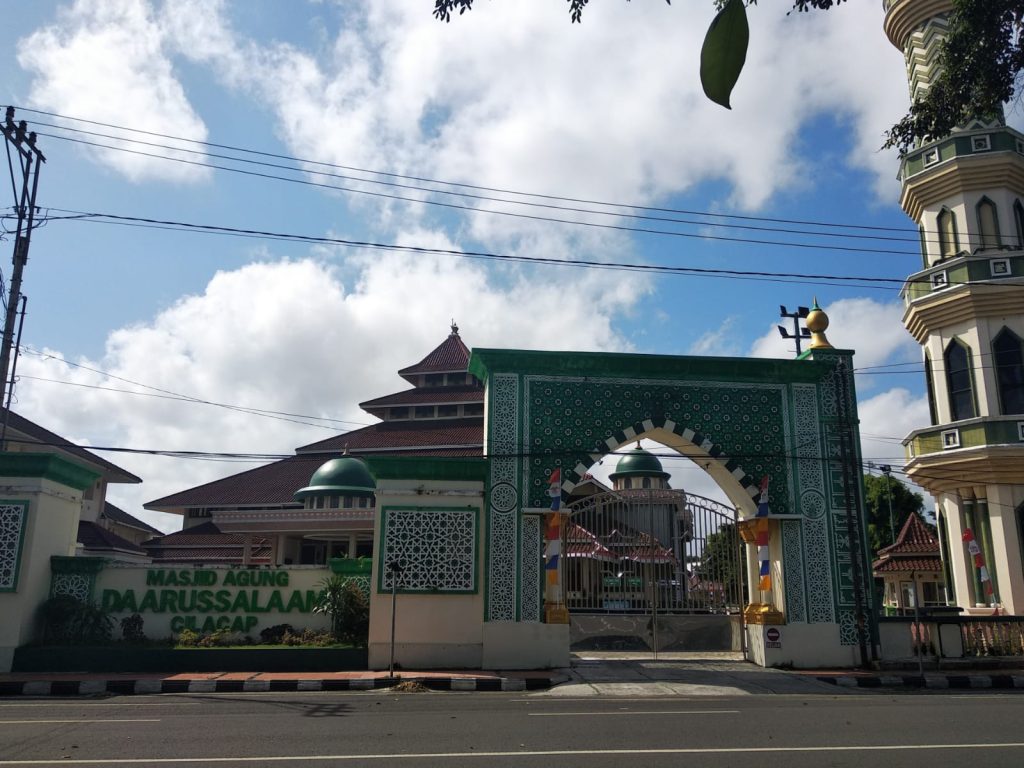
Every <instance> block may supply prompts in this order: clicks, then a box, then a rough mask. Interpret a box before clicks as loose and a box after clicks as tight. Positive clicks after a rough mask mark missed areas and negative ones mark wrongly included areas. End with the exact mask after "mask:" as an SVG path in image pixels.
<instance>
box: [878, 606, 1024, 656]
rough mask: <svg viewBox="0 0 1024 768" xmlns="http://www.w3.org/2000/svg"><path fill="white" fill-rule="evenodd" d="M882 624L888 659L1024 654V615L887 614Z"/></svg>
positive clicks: (880, 619)
mask: <svg viewBox="0 0 1024 768" xmlns="http://www.w3.org/2000/svg"><path fill="white" fill-rule="evenodd" d="M878 626H879V635H880V640H881V646H882V658H883V659H884V660H886V661H891V660H901V659H903V660H905V659H908V658H913V657H917V656H918V654H919V653H920V655H921V656H923V657H924V658H925V659H926V660H935V659H983V658H984V659H998V658H1006V657H1011V658H1012V657H1024V616H941V615H927V616H922V617H921V620H920V622H916V621H914V618H913V617H912V616H899V617H896V616H886V617H881V618H879V620H878Z"/></svg>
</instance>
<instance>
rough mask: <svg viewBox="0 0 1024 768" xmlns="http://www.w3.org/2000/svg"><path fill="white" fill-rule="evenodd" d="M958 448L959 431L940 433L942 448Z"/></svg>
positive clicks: (951, 430)
mask: <svg viewBox="0 0 1024 768" xmlns="http://www.w3.org/2000/svg"><path fill="white" fill-rule="evenodd" d="M959 447H960V430H959V429H947V430H945V431H943V433H942V448H943V450H945V449H946V448H959Z"/></svg>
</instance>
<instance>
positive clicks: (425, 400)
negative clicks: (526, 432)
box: [359, 385, 484, 410]
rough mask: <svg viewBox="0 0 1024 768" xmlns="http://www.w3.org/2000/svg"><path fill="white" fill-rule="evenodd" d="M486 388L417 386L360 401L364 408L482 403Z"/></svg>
mask: <svg viewBox="0 0 1024 768" xmlns="http://www.w3.org/2000/svg"><path fill="white" fill-rule="evenodd" d="M483 401H484V388H483V387H474V386H469V385H466V386H463V387H416V388H413V389H407V390H405V391H404V392H396V393H395V394H393V395H384V397H377V398H374V399H373V400H367V401H366V402H364V403H360V404H359V407H360V408H363V409H364V410H369V409H370V408H383V407H385V406H392V405H425V404H430V405H434V404H442V403H482V402H483Z"/></svg>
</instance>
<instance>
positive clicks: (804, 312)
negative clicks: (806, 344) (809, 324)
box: [775, 304, 811, 357]
mask: <svg viewBox="0 0 1024 768" xmlns="http://www.w3.org/2000/svg"><path fill="white" fill-rule="evenodd" d="M809 314H811V310H810V309H809V308H808V307H797V308H796V312H790V311H789V310H788V309H786V306H785V305H784V304H779V317H788V318H791V319H792V320H793V333H790V332H789V330H788V329H787V328H786V327H785V326H783V325H777V326H775V327H776V328H778V329H779V334H780V335H781V336H782V338H784V339H793V340H795V341H796V355H797V357H799V356H800V354H801V353H802V352H803V350H802V349H800V342H801V341H802V340H804V339H809V338H811V332H810V331H809V330H807V329H806V328H801V327H800V321H801V320H803V319H804V318H806V317H807V316H808V315H809Z"/></svg>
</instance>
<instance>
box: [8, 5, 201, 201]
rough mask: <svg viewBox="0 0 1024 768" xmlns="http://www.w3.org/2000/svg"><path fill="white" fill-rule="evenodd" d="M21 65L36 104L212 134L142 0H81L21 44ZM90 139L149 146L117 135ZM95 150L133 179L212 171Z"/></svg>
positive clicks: (184, 177) (183, 177)
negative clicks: (31, 76) (30, 79)
mask: <svg viewBox="0 0 1024 768" xmlns="http://www.w3.org/2000/svg"><path fill="white" fill-rule="evenodd" d="M18 62H19V64H20V65H21V66H22V67H23V68H25V69H27V70H29V71H30V72H32V73H33V74H34V76H35V77H34V79H33V83H32V91H31V93H32V96H31V105H32V106H34V107H39V108H41V109H45V110H47V111H52V112H57V113H61V114H66V115H70V116H72V117H80V118H86V119H91V120H101V121H104V122H107V123H113V124H118V125H126V126H131V127H133V128H141V129H143V130H148V131H156V132H160V133H165V134H169V135H171V136H181V137H185V138H188V139H197V140H204V139H206V136H207V133H206V126H205V125H204V124H203V121H202V119H201V118H200V117H199V116H198V115H197V114H196V112H195V110H194V109H193V108H192V106H191V104H190V103H189V101H188V98H187V96H186V94H185V90H184V88H183V87H182V84H181V82H179V80H178V79H177V77H176V76H175V73H174V71H173V67H172V64H171V61H170V59H169V58H168V57H167V54H166V52H165V50H164V45H163V33H162V31H161V29H160V27H159V25H158V24H157V23H156V20H155V18H154V16H153V14H152V12H151V9H150V7H149V4H148V3H146V2H144V0H76V1H75V3H74V4H73V5H71V6H70V7H67V8H64V9H62V10H61V11H60V12H59V13H58V15H57V21H56V22H55V23H54V24H51V25H49V26H46V27H43V28H41V29H38V30H36V31H35V32H34V33H32V34H31V35H29V36H28V37H26V38H25V39H23V40H21V41H19V44H18ZM107 132H108V133H109V131H107ZM88 140H90V141H94V142H99V143H106V144H113V145H116V146H121V147H128V148H131V149H135V150H142V151H147V148H145V147H141V146H139V145H137V144H136V145H132V144H127V143H125V142H122V141H117V140H108V139H102V138H88ZM89 151H90V152H91V153H92V154H93V155H94V156H96V157H97V158H98V159H99V160H101V161H102V162H103V163H105V164H107V165H109V166H110V167H111V168H113V169H115V170H116V171H118V172H119V173H121V174H123V175H125V176H126V177H128V178H129V179H131V180H132V181H135V182H141V181H149V180H157V179H162V180H169V181H177V182H182V181H196V180H199V179H205V178H207V177H208V175H209V171H207V170H206V169H203V168H199V167H196V166H191V165H184V164H181V163H175V162H168V161H164V160H156V159H153V158H149V157H144V156H142V155H132V154H128V153H125V152H119V151H113V150H104V149H97V148H95V147H93V148H90V149H89ZM148 151H152V150H148ZM165 154H169V155H173V156H178V157H187V155H184V154H183V153H176V152H166V153H165Z"/></svg>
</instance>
